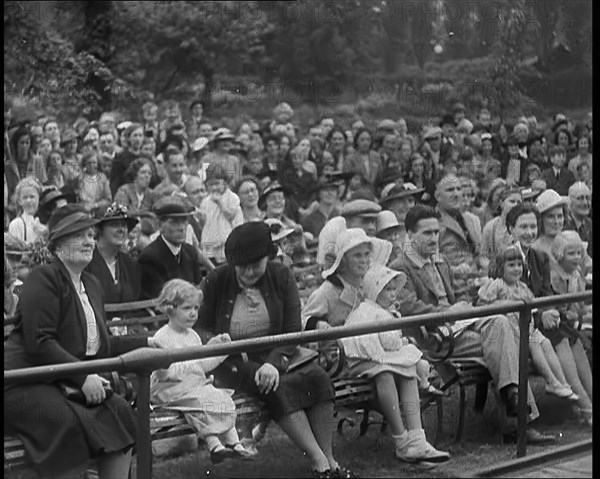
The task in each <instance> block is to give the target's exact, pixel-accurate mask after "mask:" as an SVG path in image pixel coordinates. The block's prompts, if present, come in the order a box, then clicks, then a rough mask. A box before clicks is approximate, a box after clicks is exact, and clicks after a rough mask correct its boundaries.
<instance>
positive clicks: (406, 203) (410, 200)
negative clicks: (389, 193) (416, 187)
mask: <svg viewBox="0 0 600 479" xmlns="http://www.w3.org/2000/svg"><path fill="white" fill-rule="evenodd" d="M413 206H415V197H414V196H413V195H408V196H404V197H403V198H398V199H396V200H393V201H392V202H391V203H390V205H389V208H390V211H393V212H394V214H395V215H396V218H397V219H398V221H399V222H400V223H404V220H405V219H406V213H408V210H410V209H411V208H412V207H413Z"/></svg>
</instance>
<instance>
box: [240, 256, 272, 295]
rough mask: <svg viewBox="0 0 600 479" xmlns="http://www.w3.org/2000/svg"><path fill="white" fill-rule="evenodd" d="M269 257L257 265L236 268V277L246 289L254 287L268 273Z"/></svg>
mask: <svg viewBox="0 0 600 479" xmlns="http://www.w3.org/2000/svg"><path fill="white" fill-rule="evenodd" d="M268 261H269V257H268V256H265V257H264V258H262V259H259V260H258V261H256V262H255V263H250V264H245V265H242V266H236V267H235V275H236V277H237V279H238V281H239V282H240V284H241V285H242V286H244V287H246V288H247V287H250V286H254V285H255V284H256V282H257V281H258V280H259V279H260V278H262V277H263V276H264V274H265V272H266V271H267V262H268Z"/></svg>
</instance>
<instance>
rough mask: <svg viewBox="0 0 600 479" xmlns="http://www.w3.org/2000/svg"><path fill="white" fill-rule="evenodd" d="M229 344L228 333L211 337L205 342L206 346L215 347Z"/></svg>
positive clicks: (229, 337)
mask: <svg viewBox="0 0 600 479" xmlns="http://www.w3.org/2000/svg"><path fill="white" fill-rule="evenodd" d="M230 342H231V336H229V334H228V333H222V334H217V335H216V336H213V337H212V338H210V339H209V340H208V341H207V342H206V345H207V346H208V345H209V344H210V345H213V346H214V345H215V344H225V343H230Z"/></svg>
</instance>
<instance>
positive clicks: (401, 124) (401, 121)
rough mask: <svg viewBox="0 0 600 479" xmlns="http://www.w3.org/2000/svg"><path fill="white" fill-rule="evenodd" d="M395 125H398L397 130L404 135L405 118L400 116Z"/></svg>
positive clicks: (406, 129)
mask: <svg viewBox="0 0 600 479" xmlns="http://www.w3.org/2000/svg"><path fill="white" fill-rule="evenodd" d="M396 125H398V132H399V133H400V134H401V135H402V136H404V135H406V133H408V126H406V120H404V119H402V118H400V119H399V120H398V121H397V122H396Z"/></svg>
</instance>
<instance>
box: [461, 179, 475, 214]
mask: <svg viewBox="0 0 600 479" xmlns="http://www.w3.org/2000/svg"><path fill="white" fill-rule="evenodd" d="M462 194H463V207H464V208H463V209H466V210H469V209H471V207H472V206H473V202H474V201H475V192H474V191H473V187H472V186H471V185H462Z"/></svg>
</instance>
